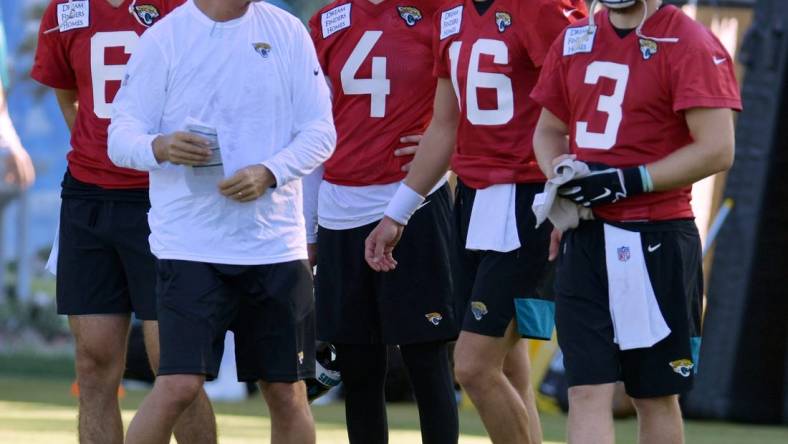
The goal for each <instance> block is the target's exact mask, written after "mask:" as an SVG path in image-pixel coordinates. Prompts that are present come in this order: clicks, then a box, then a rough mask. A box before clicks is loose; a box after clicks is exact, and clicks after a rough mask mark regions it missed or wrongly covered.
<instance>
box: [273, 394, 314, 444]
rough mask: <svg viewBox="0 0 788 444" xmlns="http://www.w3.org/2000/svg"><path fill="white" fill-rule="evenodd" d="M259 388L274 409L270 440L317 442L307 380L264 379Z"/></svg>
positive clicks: (277, 443)
mask: <svg viewBox="0 0 788 444" xmlns="http://www.w3.org/2000/svg"><path fill="white" fill-rule="evenodd" d="M260 389H261V390H262V392H263V397H264V398H265V402H266V403H267V404H268V410H269V411H270V412H271V444H315V440H316V438H315V420H314V419H313V418H312V410H311V409H310V408H309V402H308V401H307V399H306V384H304V383H303V382H302V381H299V382H295V383H282V382H272V383H269V382H261V383H260Z"/></svg>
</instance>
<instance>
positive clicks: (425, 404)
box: [305, 0, 459, 444]
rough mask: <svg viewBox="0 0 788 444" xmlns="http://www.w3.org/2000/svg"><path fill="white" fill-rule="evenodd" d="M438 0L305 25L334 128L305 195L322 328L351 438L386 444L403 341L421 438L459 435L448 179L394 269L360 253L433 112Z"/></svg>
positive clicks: (367, 8)
mask: <svg viewBox="0 0 788 444" xmlns="http://www.w3.org/2000/svg"><path fill="white" fill-rule="evenodd" d="M439 4H440V1H439V0H416V1H412V2H410V3H407V6H403V5H402V4H401V3H397V2H394V1H392V0H351V1H347V0H338V1H335V2H333V3H331V4H329V5H328V6H326V7H324V8H323V9H321V10H320V11H318V12H317V13H316V14H315V16H314V17H313V18H312V20H311V21H310V28H311V31H312V38H313V40H314V42H315V46H316V48H317V51H318V57H319V58H320V63H321V65H322V66H323V70H324V72H325V75H326V77H327V79H328V81H329V83H330V85H331V87H332V91H333V96H334V97H333V109H334V120H335V124H336V127H337V134H338V142H337V148H336V151H335V152H334V155H333V156H332V158H331V159H329V161H328V162H326V163H325V166H324V170H323V171H321V172H318V173H316V176H314V175H313V176H312V177H311V178H310V179H311V180H312V183H313V185H312V186H308V187H306V188H307V189H308V190H311V194H312V197H311V198H307V199H305V201H306V202H312V204H311V205H307V206H306V208H305V210H306V214H307V215H308V217H307V218H308V219H311V220H312V226H314V225H316V222H317V220H315V219H318V220H319V224H317V225H319V229H318V231H317V233H315V230H311V231H310V233H309V234H310V235H311V236H312V240H311V242H315V237H314V236H315V235H316V236H317V237H316V242H317V252H318V254H317V261H316V262H317V270H318V274H317V281H316V293H315V297H316V302H317V313H318V314H317V323H318V325H317V332H318V338H319V339H321V340H324V341H328V342H331V343H333V344H334V345H335V347H336V351H337V363H338V365H339V370H340V372H341V375H342V381H343V386H344V389H345V410H346V418H347V427H348V436H349V438H350V442H351V443H354V444H355V443H362V444H366V443H384V442H387V441H388V427H387V424H386V405H385V397H384V387H385V381H386V371H387V367H388V346H389V345H398V346H399V349H400V351H401V353H402V358H403V360H404V363H405V366H406V368H407V370H408V374H409V375H410V380H411V382H412V384H413V388H414V392H415V396H416V401H417V403H418V407H419V418H420V420H421V434H422V442H424V443H427V444H430V443H456V442H457V439H458V433H459V432H458V427H459V425H458V418H457V403H456V395H455V391H454V384H453V380H452V376H451V370H450V366H449V356H448V344H447V343H448V341H451V340H453V339H454V338H456V336H457V333H458V326H457V322H456V321H455V314H454V310H455V304H454V294H453V288H454V287H453V282H452V273H451V271H452V269H451V265H452V263H453V260H452V258H453V250H452V248H451V196H450V192H449V189H448V185H447V184H446V181H445V180H443V181H441V182H440V183H439V184H438V185H437V186H435V187H434V188H433V189H432V191H431V192H430V195H429V197H428V199H430V203H429V205H426V206H425V207H424V208H423V209H422V210H420V211H419V212H418V213H417V214H416V215H415V216H414V218H413V220H412V221H411V223H410V226H411V229H410V230H409V231H408V233H407V234H406V235H405V238H404V239H403V241H402V244H401V245H400V249H399V256H400V258H402V259H403V264H402V266H401V267H400V268H398V269H397V270H396V272H393V273H391V274H387V275H382V274H377V273H375V272H374V271H373V270H372V269H370V268H369V267H368V266H367V265H366V263H365V262H364V258H363V255H362V254H361V252H362V251H363V249H364V240H365V239H366V237H367V235H368V234H369V232H370V231H372V228H374V226H375V224H376V223H377V222H378V221H379V220H380V219H381V218H383V212H384V210H385V209H386V205H387V204H388V202H389V200H390V199H391V198H392V196H393V195H394V193H396V191H397V188H398V187H399V184H400V182H401V181H402V179H403V178H404V177H405V175H406V171H407V166H408V164H409V163H410V161H411V160H412V154H413V152H414V151H415V147H414V146H413V145H415V144H417V143H418V141H419V139H420V135H421V134H422V133H423V132H424V130H425V129H426V127H427V125H428V124H429V121H430V117H431V115H432V105H433V99H434V97H435V79H434V78H433V77H432V35H433V29H432V24H431V22H430V18H431V17H432V15H433V13H434V12H435V10H436V9H437V8H438V6H439ZM321 177H322V180H320V179H321ZM315 179H317V180H315ZM315 207H316V208H317V214H315ZM310 215H311V216H310ZM406 258H407V259H406Z"/></svg>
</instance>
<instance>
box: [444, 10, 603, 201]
mask: <svg viewBox="0 0 788 444" xmlns="http://www.w3.org/2000/svg"><path fill="white" fill-rule="evenodd" d="M586 11H587V10H586V6H585V2H584V1H583V0H532V1H522V0H495V1H494V2H493V3H492V5H491V6H490V8H489V9H488V10H487V11H486V12H485V13H484V14H482V15H479V13H478V11H477V9H476V7H475V6H474V4H473V0H455V1H453V2H448V3H444V7H443V8H441V9H440V11H439V12H438V13H437V14H435V20H434V21H435V36H434V55H435V70H434V73H435V75H436V76H437V77H442V78H450V79H451V81H452V83H453V85H454V90H455V94H456V95H457V98H458V100H459V104H460V124H459V127H458V129H457V151H456V153H455V155H454V158H453V159H452V169H453V170H454V172H455V173H457V175H458V176H459V177H460V179H462V181H463V182H464V183H465V184H466V185H468V186H470V187H472V188H477V189H479V188H486V187H489V186H491V185H495V184H504V183H526V182H544V180H545V178H544V176H543V175H542V173H541V172H540V170H539V166H538V165H537V163H536V159H535V157H534V154H533V144H532V140H531V139H532V138H533V133H534V128H535V127H536V122H537V120H538V118H539V112H540V109H541V108H540V107H539V106H538V105H537V104H536V103H535V102H534V101H533V100H531V99H530V98H529V94H530V93H531V90H532V89H533V87H534V85H536V81H537V79H538V77H539V71H540V67H541V66H542V63H543V61H544V57H545V55H546V54H547V51H548V50H549V48H550V45H551V44H552V43H553V41H554V40H555V38H556V37H557V36H558V34H560V33H561V31H562V30H563V29H564V28H565V27H566V26H567V25H569V24H570V23H573V22H574V21H575V20H578V19H581V18H583V17H585V16H586Z"/></svg>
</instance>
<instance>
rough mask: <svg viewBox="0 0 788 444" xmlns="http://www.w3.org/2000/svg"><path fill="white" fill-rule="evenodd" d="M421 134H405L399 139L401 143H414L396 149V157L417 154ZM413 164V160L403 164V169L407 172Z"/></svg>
mask: <svg viewBox="0 0 788 444" xmlns="http://www.w3.org/2000/svg"><path fill="white" fill-rule="evenodd" d="M421 138H422V135H421V134H416V135H413V136H405V137H402V138H400V139H399V141H400V143H412V144H413V145H410V146H406V147H402V148H399V149H397V150H395V151H394V157H404V156H413V155H415V154H416V151H418V150H419V143H421ZM411 164H413V160H411V161H410V162H408V163H406V164H405V165H402V171H405V172H406V173H407V172H408V171H410V166H411Z"/></svg>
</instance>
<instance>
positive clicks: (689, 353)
mask: <svg viewBox="0 0 788 444" xmlns="http://www.w3.org/2000/svg"><path fill="white" fill-rule="evenodd" d="M612 225H615V226H617V227H618V228H623V229H626V230H629V231H638V232H640V234H641V243H642V248H643V253H644V256H645V261H646V268H647V269H648V274H649V278H650V280H651V285H652V287H653V289H654V294H655V295H656V299H657V302H658V304H659V308H660V311H661V312H662V317H663V318H664V320H665V322H666V324H667V325H668V327H669V328H670V330H671V333H670V334H669V335H668V336H667V337H666V338H665V339H663V340H662V341H660V342H658V343H657V344H655V345H654V346H652V347H650V348H640V349H633V350H626V351H621V350H619V347H618V345H617V344H615V343H614V342H613V323H612V320H611V315H610V308H609V303H608V301H609V295H608V279H607V269H606V265H605V263H606V262H605V234H604V223H603V222H600V221H587V222H581V224H580V226H579V227H578V228H577V229H574V230H570V231H568V232H566V233H565V234H564V237H563V241H562V244H561V254H560V256H559V259H558V265H557V269H556V285H555V288H556V323H557V327H558V343H559V345H560V346H561V350H562V351H563V353H564V365H565V367H566V373H567V378H568V380H569V386H570V387H571V386H577V385H598V384H607V383H612V382H616V381H623V382H624V384H625V385H626V390H627V393H628V394H629V395H630V396H632V397H633V398H655V397H662V396H668V395H674V394H679V393H683V392H686V391H688V390H690V389H691V388H692V383H693V375H694V373H695V371H697V364H698V352H699V350H700V320H701V307H702V305H701V304H702V295H703V271H702V263H701V247H700V237H699V236H698V230H697V228H696V227H695V223H694V221H691V220H680V221H669V222H654V223H630V224H619V223H616V224H612Z"/></svg>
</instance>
